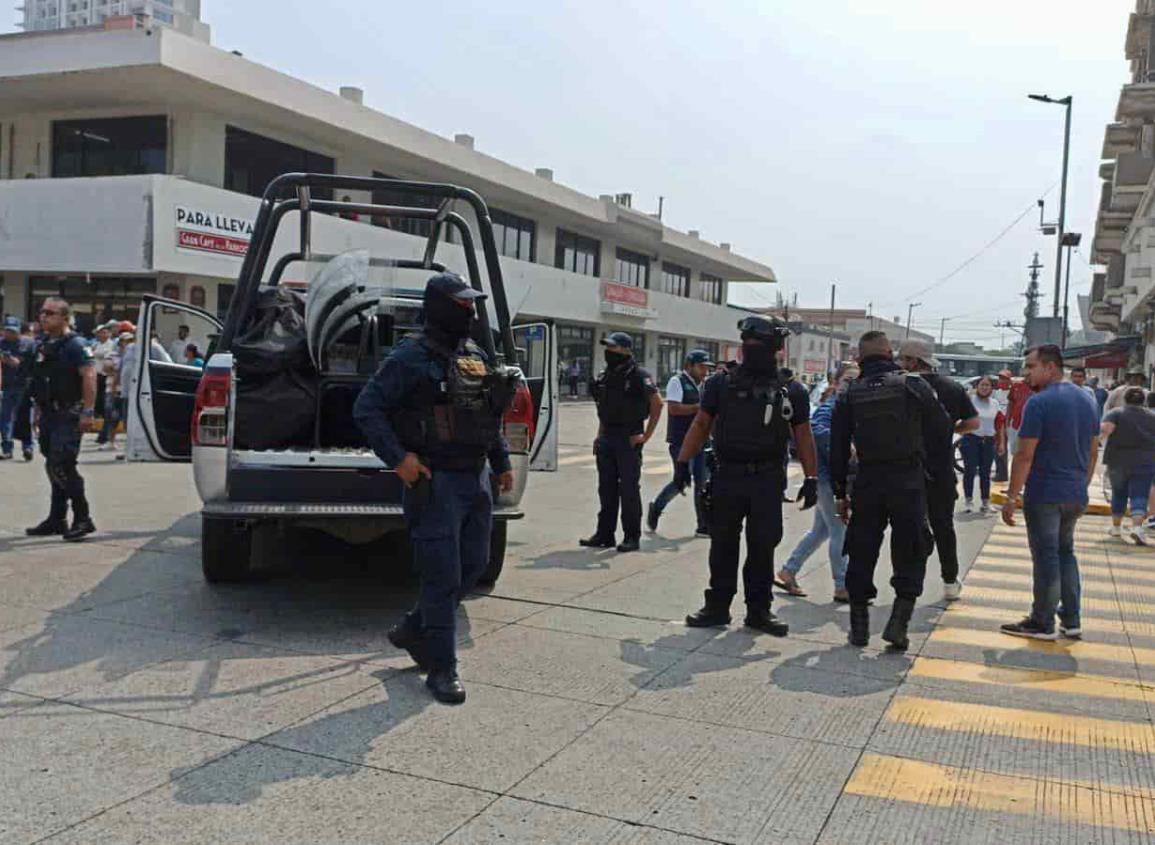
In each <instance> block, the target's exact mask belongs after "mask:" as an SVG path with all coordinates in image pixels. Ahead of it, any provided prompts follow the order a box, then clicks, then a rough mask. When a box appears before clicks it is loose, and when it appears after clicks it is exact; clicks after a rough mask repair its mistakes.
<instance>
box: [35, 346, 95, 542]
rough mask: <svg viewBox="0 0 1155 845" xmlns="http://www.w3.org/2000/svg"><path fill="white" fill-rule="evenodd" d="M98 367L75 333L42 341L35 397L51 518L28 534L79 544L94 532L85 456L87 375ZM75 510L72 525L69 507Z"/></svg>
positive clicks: (49, 515) (36, 373) (37, 352)
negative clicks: (81, 461) (83, 419)
mask: <svg viewBox="0 0 1155 845" xmlns="http://www.w3.org/2000/svg"><path fill="white" fill-rule="evenodd" d="M92 366H93V362H92V352H91V351H90V350H89V348H88V347H87V346H85V344H84V341H82V340H81V339H80V338H79V337H78V336H77V335H75V334H71V333H69V334H65V335H63V336H61V337H57V338H52V337H48V336H47V335H45V336H43V337H41V338H40V340H39V342H38V343H37V345H36V351H35V353H34V355H33V363H32V373H31V385H30V387H31V391H32V399H33V401H34V402H35V403H36V408H37V410H38V412H39V421H40V453H41V454H42V455H43V456H44V469H45V471H46V472H47V474H48V482H49V484H50V485H51V487H52V504H51V509H50V510H49V513H48V518H47V519H46V520H45V521H44V522H42V523H41V524H40V525H37V526H35V527H33V528H29V529H28V530H27V532H26V533H27V534H29V536H34V537H35V536H51V535H55V534H61V535H63V536H64V538H65V539H67V540H79V539H81V538H82V537H83V536H84V535H86V534H90V533H91V532H92V531H93V530H95V529H94V527H93V525H92V518H91V514H90V513H89V508H88V499H87V498H86V497H85V494H84V479H83V478H82V477H81V475H80V472H79V470H78V469H77V466H76V463H77V460H78V458H79V457H80V440H81V434H82V432H81V430H80V424H81V417H82V415H83V400H84V372H85V370H86V369H88V368H90V367H92ZM69 505H71V506H72V526H71V528H70V527H69V526H68V507H69Z"/></svg>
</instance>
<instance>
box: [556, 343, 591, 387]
mask: <svg viewBox="0 0 1155 845" xmlns="http://www.w3.org/2000/svg"><path fill="white" fill-rule="evenodd" d="M557 336H558V376H559V381H560V382H561V395H562V396H569V397H572V398H577V397H586V396H589V380H590V378H591V375H592V374H594V373H595V372H596V370H595V367H594V359H593V355H594V330H593V329H592V328H589V327H586V326H567V325H559V326H558V327H557Z"/></svg>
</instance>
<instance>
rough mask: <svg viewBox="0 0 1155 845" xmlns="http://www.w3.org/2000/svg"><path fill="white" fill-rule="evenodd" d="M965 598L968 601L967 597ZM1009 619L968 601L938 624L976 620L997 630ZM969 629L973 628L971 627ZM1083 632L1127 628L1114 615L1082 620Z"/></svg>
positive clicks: (1121, 631) (953, 608)
mask: <svg viewBox="0 0 1155 845" xmlns="http://www.w3.org/2000/svg"><path fill="white" fill-rule="evenodd" d="M967 598H968V599H969V596H968V597H967ZM1010 617H1011V614H1009V613H1007V611H1006V610H1002V609H999V608H993V607H989V606H986V605H981V604H974V603H972V602H971V601H969V600H968V601H967V602H966V603H965V604H961V603H960V604H953V605H951V606H950V607H949V608H947V611H946V612H945V613H944V614H943V615H942V618H941V619H940V620H939V624H940V625H947V626H951V625H955V624H956V623H962V622H963V620H977V621H982V622H985V623H987V624H988V625H990V626H992V627H995V628H997V627H998V626H999V625H1001V624H1003V623H1004V622H1008V621H1014V620H1013V619H1011V618H1010ZM961 627H964V628H965V627H968V626H967V625H965V624H963V625H961ZM969 627H974V626H973V625H972V626H969ZM1083 630H1084V631H1085V632H1086V634H1087V636H1089V637H1092V638H1093V637H1094V634H1095V632H1096V631H1109V632H1110V633H1112V634H1126V633H1127V632H1128V626H1125V625H1124V624H1123V622H1122V621H1120V619H1119V617H1118V614H1115V616H1113V617H1095V618H1094V619H1093V620H1091V619H1086V618H1085V619H1084V620H1083Z"/></svg>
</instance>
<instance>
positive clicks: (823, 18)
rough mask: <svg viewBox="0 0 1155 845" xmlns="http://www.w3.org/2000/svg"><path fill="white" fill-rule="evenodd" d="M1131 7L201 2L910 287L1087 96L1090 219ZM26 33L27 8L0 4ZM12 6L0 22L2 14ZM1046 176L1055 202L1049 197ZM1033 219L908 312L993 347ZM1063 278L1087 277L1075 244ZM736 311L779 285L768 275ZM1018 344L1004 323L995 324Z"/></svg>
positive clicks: (1048, 158) (978, 1)
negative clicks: (1051, 100)
mask: <svg viewBox="0 0 1155 845" xmlns="http://www.w3.org/2000/svg"><path fill="white" fill-rule="evenodd" d="M1134 7H1135V4H1134V0H1095V2H1093V3H1090V2H1086V0H970V2H968V3H965V4H961V3H941V2H932V0H874V2H870V3H867V2H862V0H821V2H815V0H762V2H755V0H721V2H719V0H712V2H697V1H696V0H661V2H659V0H647V1H646V2H641V0H583V2H544V3H543V2H529V0H519V2H513V0H490V2H488V3H476V4H474V3H461V2H459V0H458V2H450V1H449V0H422V2H417V3H408V2H406V3H402V2H395V0H330V2H328V3H319V2H317V0H243V2H239V0H204V17H205V19H206V20H207V21H208V22H209V23H210V24H211V25H212V27H213V40H214V42H215V43H216V44H217V45H218V46H220V47H224V48H226V49H236V50H240V51H241V52H243V53H244V54H245V55H246V56H248V57H249V58H252V59H254V60H256V61H259V62H262V63H265V64H269V65H271V66H273V67H275V68H278V69H280V70H283V71H285V72H288V73H291V74H293V75H295V76H299V77H302V78H304V79H307V80H309V81H312V82H314V83H315V84H317V85H320V86H323V87H325V88H330V89H336V88H337V87H338V86H339V85H343V84H351V85H359V86H361V87H363V88H364V89H365V97H366V103H367V104H368V105H370V106H373V107H375V108H378V109H380V110H382V111H385V112H388V113H390V114H392V115H395V116H397V117H400V118H402V119H405V120H408V121H411V122H413V123H415V124H418V125H420V126H422V127H425V128H427V129H430V130H432V131H434V132H438V133H440V134H443V135H447V136H452V135H453V133H455V132H469V133H470V134H472V135H474V136H475V137H476V138H477V147H478V149H480V150H482V151H484V152H486V153H489V154H492V155H495V156H498V157H499V158H502V159H505V160H507V161H509V162H511V163H513V164H516V165H518V166H521V167H525V168H527V169H533V168H534V167H552V168H553V170H554V173H555V178H556V179H557V181H559V182H562V183H565V184H567V185H570V186H572V187H574V188H577V189H579V190H581V191H584V192H586V193H589V194H594V195H597V194H601V193H616V192H621V191H629V192H632V193H633V195H634V205H635V207H636V208H641V209H644V210H656V209H657V202H658V199H657V198H658V196H659V195H664V196H665V197H666V204H665V210H666V221H667V222H668V223H669V224H670V225H673V226H675V227H678V228H680V229H700V230H701V232H702V235H703V237H705V238H709V239H710V240H713V241H730V242H732V243H733V245H734V249H735V250H736V251H738V252H740V253H742V254H745V255H749V256H751V257H754V258H757V259H759V260H761V261H764V262H766V263H768V264H770V265H771V266H772V267H773V268H774V269H775V271H776V272H777V273H778V276H779V278H780V280H781V286H780V287H781V289H782V290H783V292H784V293H787V294H789V295H791V296H793V294H794V293H797V294H798V300H799V304H801V305H808V306H817V305H825V304H827V303H828V301H829V295H830V283H831V282H832V281H837V283H838V301H839V304H840V305H843V306H846V307H866V305H867V303H868V302H873V303H874V309H875V312H876V313H879V314H882V315H886V316H894V315H902V316H903V317H904V318H905V315H906V307H907V303H908V302H909V301H910V297H911V295H912V294H913V293H914V292H915V291H918V290H919V289H920V288H924V287H926V286H928V285H930V284H932V283H934V282H935V281H937V280H939V279H941V278H942V277H943V276H945V275H946V274H948V273H949V272H951V271H952V270H953V269H954V268H955V267H957V266H958V265H959V264H961V263H962V262H963V261H964V260H966V259H967V258H968V257H970V256H971V255H972V254H974V253H975V252H977V251H978V250H979V249H981V248H982V247H983V245H984V244H986V243H987V242H989V241H990V240H991V239H992V238H994V237H995V236H996V235H997V234H998V233H999V232H1000V231H1001V230H1002V229H1003V228H1004V227H1006V226H1007V225H1008V224H1009V223H1010V222H1011V221H1012V220H1014V219H1015V217H1017V216H1018V215H1019V214H1020V213H1021V212H1023V211H1024V210H1025V209H1027V208H1028V207H1029V206H1031V205H1032V203H1033V202H1034V200H1035V199H1037V198H1038V197H1039V196H1040V195H1042V194H1043V193H1044V192H1045V191H1047V190H1048V189H1049V188H1052V186H1055V185H1056V183H1057V182H1058V179H1059V173H1060V165H1061V143H1062V118H1063V110H1062V108H1061V107H1059V106H1047V105H1043V104H1038V103H1033V102H1031V101H1029V100H1027V98H1026V94H1027V93H1028V92H1046V93H1050V94H1051V95H1053V96H1055V97H1056V98H1058V97H1062V96H1064V95H1066V94H1073V95H1074V97H1075V115H1074V117H1075V123H1074V133H1073V141H1072V161H1071V177H1070V185H1071V187H1070V195H1069V206H1068V209H1069V211H1068V216H1069V220H1070V222H1069V224H1068V228H1069V229H1071V230H1074V231H1080V232H1083V233H1084V235H1085V238H1084V244H1085V246H1084V249H1083V250H1082V252H1083V254H1084V255H1089V253H1090V250H1089V245H1090V240H1091V236H1092V233H1093V231H1094V212H1095V206H1096V203H1097V199H1098V195H1099V185H1100V181H1099V178H1098V175H1097V171H1098V165H1099V154H1100V150H1101V147H1102V140H1103V130H1104V126H1105V124H1106V123H1108V122H1109V121H1110V120H1111V119H1112V118H1113V115H1114V111H1115V106H1116V103H1117V100H1118V95H1119V89H1120V87H1121V85H1122V84H1123V83H1124V81H1125V80H1126V78H1127V72H1128V68H1127V63H1126V61H1125V59H1124V57H1123V39H1124V34H1125V32H1126V26H1127V16H1128V13H1129V12H1131V11H1133V10H1134ZM2 14H3V15H4V16H7V20H8V21H9V22H11V24H13V25H14V23H15V13H14V12H10V11H7V10H5V11H4V12H3V13H2ZM3 23H5V18H4V17H0V24H3ZM1058 195H1059V192H1058V188H1057V187H1054V189H1053V190H1052V191H1051V193H1050V195H1049V196H1048V211H1049V212H1053V213H1057V209H1058ZM1037 221H1038V216H1037V214H1036V213H1035V212H1033V211H1032V213H1031V214H1029V215H1028V216H1027V217H1026V219H1024V220H1023V221H1022V222H1021V223H1020V224H1019V225H1018V226H1017V227H1015V228H1014V229H1013V230H1012V231H1011V233H1010V234H1009V235H1008V236H1007V237H1005V238H1004V239H1003V240H1002V241H1001V242H1000V243H999V244H998V245H997V246H996V247H994V248H992V249H990V250H989V251H987V252H986V253H984V254H983V256H982V257H981V258H979V259H978V260H977V261H975V262H974V263H973V264H971V265H970V266H969V267H968V268H967V269H966V270H965V271H964V272H962V273H961V274H959V275H958V276H957V277H956V278H955V279H953V280H952V281H951V282H949V283H947V284H945V285H943V286H941V287H939V288H937V289H935V290H933V291H931V292H928V293H924V294H921V295H919V296H918V297H916V298H917V299H918V300H919V301H921V302H922V303H923V305H922V306H921V307H920V308H918V309H916V311H915V320H914V324H915V326H916V327H918V328H923V329H926V330H928V331H933V332H934V333H935V334H937V333H938V329H939V325H940V324H939V319H940V318H941V317H952V318H954V319H953V320H952V322H949V323H948V324H947V336H948V339H949V338H957V339H973V340H977V341H979V342H983V343H986V344H987V345H988V346H990V345H998V343H999V341H1000V335H1001V334H1002V333H1001V332H999V331H998V330H996V329H993V328H992V327H991V324H992V323H994V322H995V320H996V319H1012V320H1014V319H1021V311H1022V302H1021V299H1020V298H1017V294H1019V293H1020V292H1021V291H1022V290H1023V289H1024V288H1025V286H1026V281H1027V277H1026V265H1027V264H1029V263H1030V260H1031V255H1032V254H1033V252H1034V251H1035V250H1039V251H1040V252H1041V254H1042V260H1043V263H1044V264H1045V265H1047V266H1046V269H1045V270H1044V271H1043V272H1044V280H1043V290H1044V293H1045V294H1046V296H1045V298H1044V301H1043V306H1044V309H1045V310H1047V311H1049V309H1050V307H1051V298H1050V291H1051V287H1052V283H1053V276H1052V275H1051V274H1052V273H1053V261H1054V239H1053V238H1044V237H1043V236H1041V235H1040V234H1038V232H1037V231H1036V229H1037ZM1072 269H1073V275H1072V309H1073V310H1074V291H1080V292H1085V291H1086V290H1087V288H1088V287H1089V285H1090V270H1089V268H1088V266H1087V264H1086V263H1085V261H1083V260H1082V259H1080V258H1079V257H1076V258H1075V263H1074V265H1073V268H1072ZM756 287H757V290H755V291H754V292H753V293H752V294H749V295H746V296H744V301H745V302H746V303H748V304H754V303H758V302H773V298H774V294H775V288H774V286H768V285H764V286H756ZM1010 339H1011V338H1010V337H1008V342H1009V340H1010Z"/></svg>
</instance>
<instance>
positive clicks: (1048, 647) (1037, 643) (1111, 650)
mask: <svg viewBox="0 0 1155 845" xmlns="http://www.w3.org/2000/svg"><path fill="white" fill-rule="evenodd" d="M927 642H928V643H942V644H951V645H969V646H975V647H977V648H993V649H998V650H999V651H1024V650H1029V651H1035V652H1039V653H1041V654H1053V655H1056V656H1068V657H1074V658H1085V659H1087V660H1105V661H1109V662H1112V663H1126V664H1129V665H1130V664H1132V663H1139V664H1141V665H1144V666H1155V649H1152V648H1132V647H1130V646H1124V645H1114V644H1112V643H1096V642H1087V641H1085V640H1083V641H1080V640H1063V641H1061V642H1058V641H1056V642H1050V641H1046V640H1029V639H1023V638H1021V637H1011V636H1008V635H1007V634H1003V633H1000V632H999V631H976V630H973V629H971V628H953V627H945V628H938V629H936V630H935V631H934V632H933V633H932V634H931V635H930V637H929V638H928V640H927ZM1132 653H1133V654H1134V657H1132Z"/></svg>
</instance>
